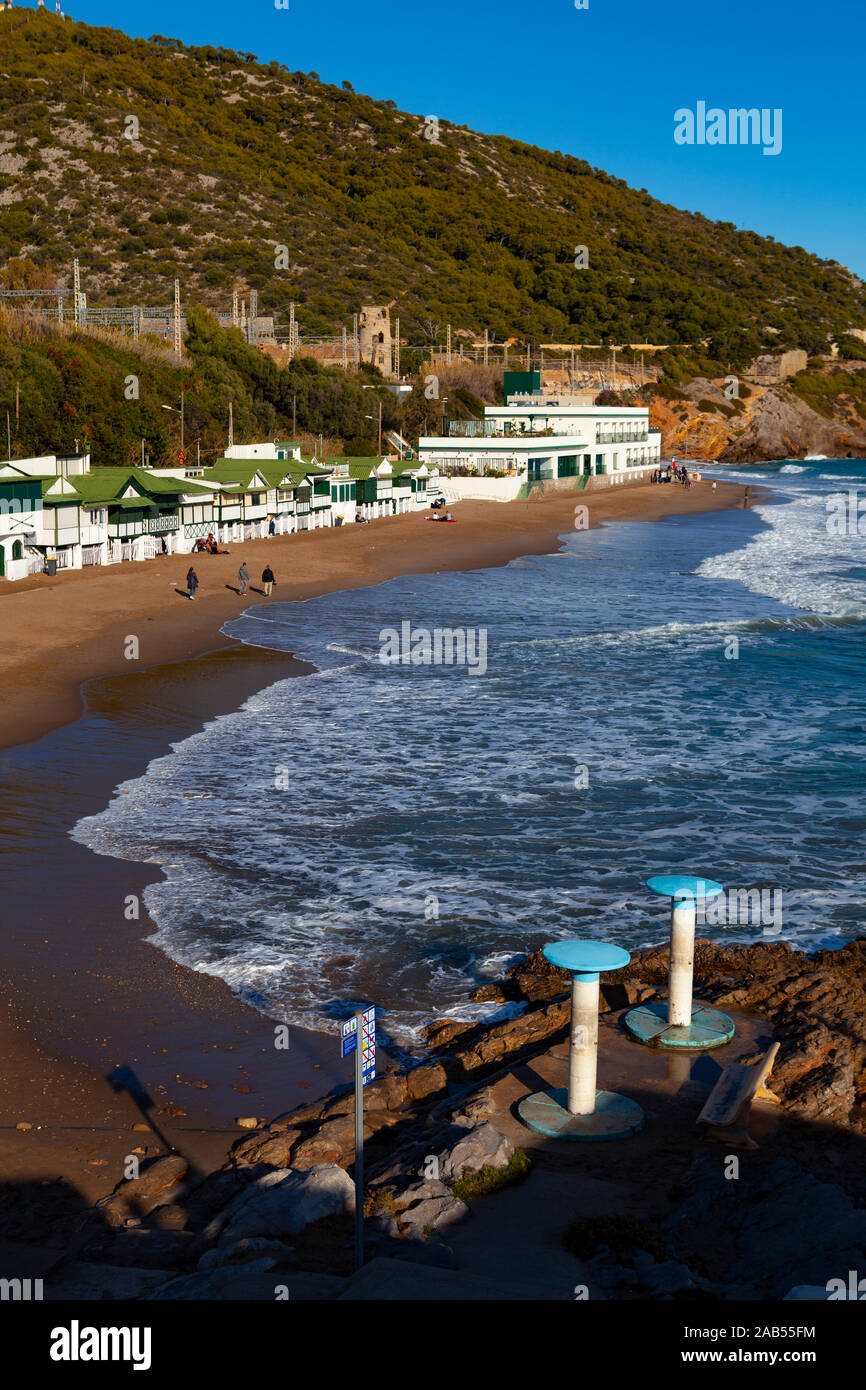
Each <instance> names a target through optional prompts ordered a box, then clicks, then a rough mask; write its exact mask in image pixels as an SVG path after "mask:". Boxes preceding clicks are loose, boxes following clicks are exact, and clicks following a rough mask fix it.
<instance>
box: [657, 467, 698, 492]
mask: <svg viewBox="0 0 866 1390" xmlns="http://www.w3.org/2000/svg"><path fill="white" fill-rule="evenodd" d="M650 482H652V483H682V485H683V487H691V485H692V480H691V477H690V476H689V470H688V469H687V468H686V466H685V464H684V463H681V464H680V466H679V468H677V465H676V462H674V463H672V464H671V466H670V468H668V467H667V466H665V467H664V468H657V469H656V471H655V473H653V475H652V477H651V478H650Z"/></svg>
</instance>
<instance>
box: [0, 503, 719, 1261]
mask: <svg viewBox="0 0 866 1390" xmlns="http://www.w3.org/2000/svg"><path fill="white" fill-rule="evenodd" d="M742 498H743V491H742V488H740V487H739V486H735V485H733V484H724V483H722V484H719V485H718V487H717V488H716V490H715V491H712V490H711V488H710V485H709V483H703V484H698V485H696V486H694V487H693V488H692V489H690V490H688V491H686V490H684V489H681V488H680V487H673V486H668V487H653V486H650V485H644V486H639V487H632V488H628V489H625V488H624V489H619V490H615V491H611V492H607V491H604V492H599V493H598V494H589V495H588V496H587V497H586V499H585V501H586V504H587V505H588V507H589V512H590V524H591V525H592V526H597V525H600V524H603V523H604V522H606V521H626V520H639V521H649V520H657V519H659V518H661V517H663V516H665V515H671V514H681V513H686V512H698V511H705V510H710V509H721V508H729V507H733V506H738V505H742ZM574 506H575V499H574V495H573V494H569V493H560V494H558V495H557V494H554V495H552V496H549V497H547V498H545V499H543V500H540V501H534V502H532V503H510V504H486V503H473V502H465V503H462V504H460V505H459V506H458V507H456V508H455V511H456V514H457V516H458V524H457V525H455V526H434V525H431V524H429V523H427V522H426V521H425V520H424V519H423V516H422V515H414V516H402V517H394V518H389V519H385V520H381V521H378V522H375V523H373V524H371V525H369V526H353V527H347V528H341V529H337V530H326V531H321V532H316V533H305V534H301V535H295V536H289V537H284V538H275V539H273V540H264V541H256V542H252V543H249V544H248V545H246V546H244V547H243V548H242V549H241V548H235V549H233V552H232V553H231V554H230V555H227V556H219V557H212V556H204V555H202V556H197V557H196V558H195V565H196V569H197V571H198V574H199V577H200V580H201V588H200V590H199V597H198V598H197V599H196V600H195V602H194V603H191V602H189V600H188V599H187V598H186V595H185V575H186V571H187V569H188V567H189V563H190V559H189V557H187V556H178V557H176V558H174V559H171V558H165V559H160V560H154V561H149V562H147V563H144V564H135V565H133V564H127V565H124V566H123V567H122V568H121V567H120V566H116V567H112V568H110V569H106V570H85V571H76V572H71V573H66V574H64V573H61V574H60V575H58V577H57V578H56V579H47V578H43V577H39V578H38V579H35V580H30V581H26V582H23V583H20V584H15V585H4V586H3V588H2V591H0V636H2V641H0V669H2V672H3V676H4V690H5V696H6V700H5V714H6V717H5V720H4V725H3V730H2V743H3V746H4V747H5V749H6V750H7V752H6V754H5V755H4V758H3V770H4V784H5V791H6V796H5V804H6V816H5V818H4V834H5V838H6V845H7V856H6V860H7V884H6V894H5V900H6V904H7V917H6V922H7V934H6V938H5V950H4V955H3V962H2V971H0V980H2V987H3V993H4V999H5V1000H6V1002H7V1009H6V1010H5V1011H4V1017H3V1019H2V1038H0V1045H2V1047H3V1057H4V1060H3V1064H2V1096H0V1135H2V1139H0V1181H5V1182H7V1183H9V1182H13V1183H19V1182H23V1181H24V1180H27V1181H28V1182H33V1181H41V1182H51V1181H56V1180H58V1179H59V1180H61V1181H62V1182H63V1184H64V1185H65V1189H66V1190H69V1189H74V1190H75V1191H77V1192H78V1193H80V1194H81V1195H82V1196H83V1197H84V1198H85V1199H86V1200H90V1201H92V1200H93V1199H94V1198H96V1197H98V1196H100V1195H101V1194H102V1193H103V1192H104V1191H106V1190H108V1189H109V1188H110V1187H111V1186H113V1184H114V1181H115V1180H116V1177H115V1175H116V1169H117V1164H118V1163H119V1162H120V1160H121V1159H122V1157H123V1155H124V1154H126V1153H128V1152H129V1150H130V1144H139V1143H140V1144H141V1145H142V1146H144V1147H145V1148H147V1150H148V1153H149V1154H152V1153H155V1152H159V1151H160V1149H161V1148H164V1147H165V1146H166V1144H170V1145H172V1146H174V1147H176V1148H178V1149H179V1150H180V1151H182V1152H183V1153H184V1154H185V1155H186V1156H187V1157H188V1158H189V1159H190V1161H191V1162H192V1163H193V1164H195V1165H200V1166H201V1167H202V1168H205V1167H213V1166H214V1163H215V1162H216V1161H217V1160H218V1158H219V1155H220V1154H221V1153H222V1152H224V1151H225V1149H226V1147H227V1146H228V1144H229V1143H230V1142H231V1141H232V1140H233V1139H234V1138H236V1137H237V1135H238V1133H240V1132H241V1131H240V1130H239V1129H238V1127H237V1125H236V1124H235V1120H236V1118H237V1117H241V1116H259V1117H263V1116H270V1115H273V1114H275V1113H279V1112H280V1111H285V1110H287V1109H289V1108H291V1107H292V1106H294V1105H297V1104H299V1103H301V1102H302V1101H303V1100H304V1099H311V1098H314V1097H315V1096H317V1095H319V1094H321V1093H323V1092H324V1091H326V1090H327V1089H328V1088H329V1087H330V1086H332V1085H334V1084H335V1082H337V1081H340V1080H344V1079H346V1078H345V1076H344V1072H345V1067H344V1066H341V1064H340V1062H339V1059H338V1058H337V1056H336V1053H337V1048H336V1047H335V1045H334V1040H333V1038H331V1037H328V1036H324V1035H319V1034H312V1033H304V1032H302V1031H301V1030H298V1029H293V1030H292V1041H291V1048H290V1050H289V1051H288V1052H279V1051H275V1049H274V1040H273V1024H272V1023H271V1022H270V1021H269V1020H268V1019H266V1018H264V1017H263V1016H262V1015H261V1014H259V1013H257V1012H256V1011H255V1010H253V1009H251V1008H248V1007H247V1006H245V1005H244V1004H242V1003H240V1002H239V1001H238V1000H237V999H236V998H235V997H234V996H233V995H232V994H231V992H230V991H229V990H228V988H227V987H226V986H225V985H224V984H223V983H222V982H220V981H218V980H216V979H213V978H211V977H208V976H206V975H203V974H200V973H197V972H195V971H192V970H189V969H186V968H184V967H182V966H178V965H175V964H174V963H172V962H171V961H169V960H168V959H167V958H166V957H164V956H163V955H162V953H161V952H159V951H157V950H155V949H154V948H153V947H152V946H150V945H148V944H147V941H146V938H147V936H148V935H149V934H150V933H151V931H152V924H151V923H150V922H149V920H148V919H147V916H146V913H145V911H144V908H143V907H142V908H141V910H140V915H139V917H138V918H133V919H130V918H129V916H128V915H127V911H126V908H125V904H127V903H128V900H129V899H130V897H131V896H132V897H134V898H136V899H139V900H140V895H141V892H142V890H143V888H144V886H145V885H146V884H147V883H148V882H149V881H153V879H154V878H155V877H156V876H157V871H156V870H155V869H154V870H151V871H148V869H147V866H144V865H141V864H128V863H125V862H122V861H117V860H113V859H109V858H104V857H99V856H96V855H94V854H93V853H92V852H91V851H89V850H88V849H86V848H84V847H83V846H81V845H78V844H76V843H75V842H73V841H71V840H70V839H69V836H68V831H69V829H70V828H71V826H72V825H74V824H75V822H76V821H77V820H78V819H79V818H80V817H81V816H82V815H86V814H92V813H94V812H96V811H99V810H101V809H102V808H103V807H104V806H105V805H106V804H107V803H108V801H109V800H110V799H111V795H112V792H113V790H114V788H115V787H116V786H117V785H118V784H119V783H120V782H122V781H124V780H126V779H128V778H131V777H134V776H139V775H140V774H141V772H143V770H144V768H145V767H146V766H147V764H148V763H149V762H150V761H151V760H152V759H153V758H154V757H156V756H159V755H160V754H161V753H162V752H164V751H166V749H167V748H168V747H169V745H170V744H172V743H174V742H177V741H179V740H180V739H183V738H185V737H186V736H188V735H189V734H190V733H192V732H194V731H195V730H196V729H197V728H200V727H201V726H202V725H203V724H204V723H205V722H207V721H208V720H209V719H211V718H213V717H215V716H217V715H219V714H220V713H228V712H230V711H231V710H234V709H236V708H237V707H238V706H239V705H240V704H241V703H242V702H243V700H244V699H246V698H247V697H248V696H249V695H251V694H253V693H254V692H255V691H256V690H259V689H261V688H263V687H264V686H266V685H268V684H271V683H272V682H273V681H275V680H278V679H280V678H282V677H284V676H287V675H302V674H304V672H305V670H306V669H308V668H306V667H304V666H303V665H302V664H301V663H299V662H296V661H294V660H292V659H291V658H289V657H285V656H283V655H280V654H277V653H271V652H265V651H262V650H260V649H255V648H250V647H241V646H239V645H238V644H237V643H235V642H233V641H231V640H230V639H227V638H225V637H224V636H222V635H221V633H220V628H221V626H222V625H223V624H224V623H225V622H226V621H227V620H229V619H231V618H232V617H235V616H236V615H238V614H239V613H240V612H242V611H244V610H245V609H247V608H249V607H250V606H251V605H253V604H256V603H260V602H264V601H267V600H264V598H263V596H262V595H260V594H258V593H255V592H253V593H252V594H251V595H250V596H248V597H247V598H245V599H243V600H241V598H240V597H239V595H238V594H237V593H236V592H235V586H236V583H237V580H236V573H237V569H238V566H239V564H240V562H241V561H242V560H246V561H247V562H248V564H249V568H250V571H251V574H252V576H253V587H254V589H255V588H256V587H258V576H259V575H260V573H261V570H262V568H263V566H264V564H265V562H269V563H270V564H271V565H272V567H273V568H274V570H275V572H276V576H277V581H278V584H277V588H276V591H275V595H274V598H275V600H277V601H280V602H285V601H290V600H302V599H305V598H309V597H312V596H314V595H318V594H323V593H328V592H334V591H337V590H343V589H348V588H357V587H364V586H367V585H375V584H378V583H380V582H382V581H384V580H385V579H388V578H390V577H394V576H398V575H403V574H413V573H431V572H438V571H445V570H469V569H473V568H487V567H495V566H498V565H504V564H506V563H508V561H510V560H511V559H513V558H515V557H517V556H521V555H531V554H545V553H550V552H551V551H553V550H555V549H556V548H557V537H558V536H560V535H562V534H563V532H565V531H568V530H570V529H571V528H572V525H573V516H574ZM130 636H136V637H137V638H138V642H139V659H138V661H136V662H130V661H129V660H128V659H127V658H126V656H125V648H126V646H127V642H126V639H127V638H128V637H130ZM10 927H14V931H10V930H8V929H9V928H10ZM118 1069H124V1070H122V1071H119V1070H118ZM131 1077H134V1078H135V1079H134V1080H131ZM145 1117H146V1120H147V1123H149V1124H151V1125H152V1126H153V1128H152V1129H151V1132H150V1133H149V1134H148V1133H144V1132H143V1131H142V1132H140V1133H138V1134H137V1136H136V1137H135V1138H133V1137H132V1126H133V1125H135V1124H143V1123H145ZM18 1126H29V1127H28V1128H17V1127H18ZM7 1234H8V1232H7Z"/></svg>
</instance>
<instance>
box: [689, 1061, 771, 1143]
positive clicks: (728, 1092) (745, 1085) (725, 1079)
mask: <svg viewBox="0 0 866 1390" xmlns="http://www.w3.org/2000/svg"><path fill="white" fill-rule="evenodd" d="M778 1051H779V1044H778V1043H777V1042H774V1043H773V1044H772V1045H771V1046H770V1047H769V1048H768V1049H767V1051H766V1053H765V1054H764V1056H763V1058H762V1059H761V1061H760V1062H759V1063H758V1064H757V1066H754V1067H744V1066H742V1065H741V1064H740V1063H739V1062H732V1063H731V1065H730V1066H728V1067H725V1070H724V1071H723V1072H722V1074H721V1076H720V1077H719V1079H718V1081H717V1082H716V1084H715V1086H714V1087H713V1089H712V1091H711V1092H710V1094H709V1096H708V1098H707V1101H706V1104H705V1105H704V1108H703V1110H702V1111H701V1113H700V1115H699V1116H698V1119H697V1123H698V1124H708V1125H722V1126H724V1125H731V1124H733V1123H734V1122H735V1121H736V1119H737V1117H738V1116H739V1115H741V1114H742V1113H743V1112H744V1111H746V1110H747V1109H748V1107H749V1105H750V1104H751V1102H752V1100H753V1099H754V1097H755V1095H756V1094H757V1093H758V1092H759V1091H761V1092H763V1094H764V1095H765V1097H767V1098H769V1097H770V1096H771V1095H772V1093H771V1092H768V1091H767V1090H766V1088H765V1086H764V1082H765V1081H766V1079H767V1077H768V1076H769V1074H770V1072H771V1071H772V1069H773V1063H774V1062H775V1060H776V1053H777V1052H778ZM773 1098H774V1099H775V1097H773Z"/></svg>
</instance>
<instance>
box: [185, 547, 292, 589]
mask: <svg viewBox="0 0 866 1390" xmlns="http://www.w3.org/2000/svg"><path fill="white" fill-rule="evenodd" d="M221 553H222V554H226V552H225V551H222V552H221ZM276 582H277V581H276V577H275V575H274V572H273V570H272V569H271V567H270V565H265V567H264V569H263V570H262V592H263V593H264V595H265V598H270V596H271V594H272V593H273V591H274V585H275V584H276ZM238 585H239V588H238V593H239V594H240V596H241V598H243V597H244V595H245V594H246V593H247V591H248V589H249V587H250V572H249V569H248V568H247V562H246V560H244V561H243V563H242V564H241V567H240V569H239V570H238ZM198 586H199V578H198V575H197V574H196V572H195V567H194V566H193V565H190V567H189V570H188V572H187V576H186V591H187V595H188V597H189V598H190V599H194V598H195V596H196V591H197V589H198Z"/></svg>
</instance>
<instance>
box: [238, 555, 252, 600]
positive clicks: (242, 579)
mask: <svg viewBox="0 0 866 1390" xmlns="http://www.w3.org/2000/svg"><path fill="white" fill-rule="evenodd" d="M238 583H239V584H240V586H241V598H243V596H244V594H245V593H246V591H247V589H248V588H249V587H250V572H249V570H248V569H247V562H246V560H244V562H243V564H242V565H241V567H240V569H239V570H238Z"/></svg>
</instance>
